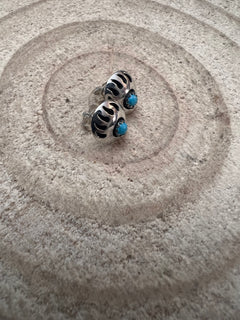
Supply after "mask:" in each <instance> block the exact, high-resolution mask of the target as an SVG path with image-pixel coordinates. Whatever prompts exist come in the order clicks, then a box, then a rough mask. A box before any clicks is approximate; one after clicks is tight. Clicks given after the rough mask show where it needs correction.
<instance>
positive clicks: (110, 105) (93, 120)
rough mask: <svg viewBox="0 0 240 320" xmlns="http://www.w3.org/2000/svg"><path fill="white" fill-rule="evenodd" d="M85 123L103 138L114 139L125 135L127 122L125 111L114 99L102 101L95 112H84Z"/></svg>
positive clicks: (94, 133)
mask: <svg viewBox="0 0 240 320" xmlns="http://www.w3.org/2000/svg"><path fill="white" fill-rule="evenodd" d="M83 125H84V127H85V128H86V129H88V130H91V131H92V133H93V135H94V136H95V137H96V138H98V139H101V140H107V141H110V140H114V139H115V138H118V137H121V136H123V135H125V133H126V132H127V124H126V118H125V112H124V110H123V109H122V108H121V106H120V105H119V104H118V103H117V102H116V101H112V100H107V101H104V102H102V103H101V104H100V105H99V106H98V107H97V108H96V109H95V110H94V111H93V112H91V110H89V112H84V113H83Z"/></svg>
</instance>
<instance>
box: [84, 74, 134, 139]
mask: <svg viewBox="0 0 240 320" xmlns="http://www.w3.org/2000/svg"><path fill="white" fill-rule="evenodd" d="M136 104H137V95H136V92H135V88H134V84H133V81H132V77H131V76H130V75H129V74H128V73H127V72H126V71H123V70H120V71H117V72H115V73H114V74H113V75H112V76H111V77H110V78H109V79H108V81H107V82H106V83H104V84H103V85H102V86H100V87H97V88H95V89H94V90H93V91H92V93H91V94H90V96H89V111H88V112H84V113H83V125H84V127H85V128H86V129H88V130H91V131H92V133H93V135H94V136H95V137H96V138H98V139H101V140H104V141H105V140H107V141H110V140H114V139H115V138H119V137H122V136H124V135H125V134H126V132H127V123H126V114H129V113H131V112H132V111H133V110H134V109H135V106H136Z"/></svg>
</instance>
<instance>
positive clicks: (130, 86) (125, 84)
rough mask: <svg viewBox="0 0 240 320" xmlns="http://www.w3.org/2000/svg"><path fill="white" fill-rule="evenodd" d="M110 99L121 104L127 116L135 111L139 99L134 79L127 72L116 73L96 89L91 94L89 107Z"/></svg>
mask: <svg viewBox="0 0 240 320" xmlns="http://www.w3.org/2000/svg"><path fill="white" fill-rule="evenodd" d="M108 99H110V100H114V101H117V102H119V103H120V104H121V107H122V108H123V109H124V111H125V112H126V114H129V113H131V112H132V111H133V110H134V109H135V107H136V104H137V101H138V98H137V95H136V89H135V85H134V83H133V80H132V77H131V76H130V75H129V73H128V72H127V71H124V70H120V71H116V72H115V73H114V74H112V75H111V77H110V78H109V79H108V81H107V82H105V83H104V84H103V85H102V86H100V87H97V88H95V89H94V90H93V91H92V92H91V94H90V97H89V105H91V104H98V105H99V104H100V103H101V102H103V101H104V100H108Z"/></svg>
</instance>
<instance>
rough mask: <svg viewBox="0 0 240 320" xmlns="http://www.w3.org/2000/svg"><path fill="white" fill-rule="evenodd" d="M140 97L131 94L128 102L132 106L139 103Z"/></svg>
mask: <svg viewBox="0 0 240 320" xmlns="http://www.w3.org/2000/svg"><path fill="white" fill-rule="evenodd" d="M137 101H138V98H137V96H136V95H135V94H131V95H130V97H129V98H128V104H129V105H130V106H132V107H133V106H135V104H137Z"/></svg>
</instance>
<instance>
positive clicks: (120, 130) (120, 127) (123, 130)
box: [117, 122, 127, 136]
mask: <svg viewBox="0 0 240 320" xmlns="http://www.w3.org/2000/svg"><path fill="white" fill-rule="evenodd" d="M126 132H127V124H126V122H122V123H120V124H119V125H118V127H117V134H118V135H119V136H123V135H124V134H125V133H126Z"/></svg>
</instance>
